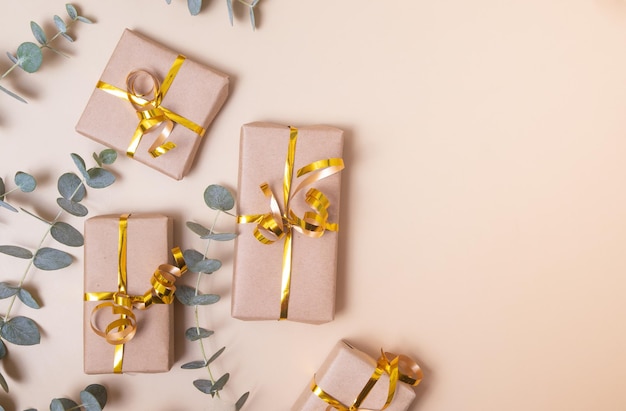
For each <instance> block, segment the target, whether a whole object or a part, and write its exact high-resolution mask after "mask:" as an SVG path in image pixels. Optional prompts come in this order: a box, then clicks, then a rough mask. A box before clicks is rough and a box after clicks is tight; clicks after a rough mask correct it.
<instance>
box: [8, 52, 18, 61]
mask: <svg viewBox="0 0 626 411" xmlns="http://www.w3.org/2000/svg"><path fill="white" fill-rule="evenodd" d="M7 57H8V58H9V60H11V63H13V64H17V57H15V56H14V55H13V54H11V53H9V52H8V51H7Z"/></svg>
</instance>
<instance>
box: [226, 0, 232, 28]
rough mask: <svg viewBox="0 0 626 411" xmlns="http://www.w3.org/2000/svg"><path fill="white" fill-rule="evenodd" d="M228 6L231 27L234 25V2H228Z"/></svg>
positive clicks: (227, 0)
mask: <svg viewBox="0 0 626 411" xmlns="http://www.w3.org/2000/svg"><path fill="white" fill-rule="evenodd" d="M226 6H227V7H228V20H229V21H230V25H231V26H232V25H233V0H226Z"/></svg>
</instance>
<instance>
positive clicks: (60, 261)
mask: <svg viewBox="0 0 626 411" xmlns="http://www.w3.org/2000/svg"><path fill="white" fill-rule="evenodd" d="M33 264H35V267H37V268H39V269H40V270H48V271H51V270H59V269H61V268H65V267H67V266H69V265H70V264H72V256H71V255H69V254H68V253H66V252H64V251H61V250H56V249H54V248H49V247H44V248H40V249H39V250H38V251H37V253H35V259H34V260H33Z"/></svg>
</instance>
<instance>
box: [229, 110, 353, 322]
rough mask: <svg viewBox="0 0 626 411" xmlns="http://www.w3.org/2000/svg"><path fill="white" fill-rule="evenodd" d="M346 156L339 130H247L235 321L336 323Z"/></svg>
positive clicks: (242, 156) (242, 152) (251, 126)
mask: <svg viewBox="0 0 626 411" xmlns="http://www.w3.org/2000/svg"><path fill="white" fill-rule="evenodd" d="M342 150H343V131H342V130H340V129H338V128H334V127H329V126H321V125H320V126H309V127H301V128H294V127H287V126H284V125H278V124H271V123H262V122H257V123H250V124H246V125H244V126H243V127H242V129H241V141H240V159H239V182H238V197H239V198H238V209H237V213H238V224H237V228H238V236H237V239H236V243H235V260H234V274H233V289H232V307H231V308H232V309H231V313H232V316H233V317H235V318H239V319H243V320H279V319H288V320H293V321H300V322H307V323H314V324H319V323H324V322H328V321H331V320H332V319H333V317H334V312H335V284H336V266H337V239H338V228H339V227H338V221H339V206H340V204H339V199H340V189H341V173H340V172H339V171H341V169H343V160H341V155H342Z"/></svg>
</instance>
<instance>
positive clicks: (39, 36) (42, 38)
mask: <svg viewBox="0 0 626 411" xmlns="http://www.w3.org/2000/svg"><path fill="white" fill-rule="evenodd" d="M30 29H31V30H32V32H33V35H34V36H35V39H36V40H37V41H38V42H39V44H41V45H42V46H45V45H46V43H47V42H48V38H47V37H46V33H44V31H43V29H42V28H41V26H40V25H39V24H37V23H35V22H34V21H31V22H30Z"/></svg>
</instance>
